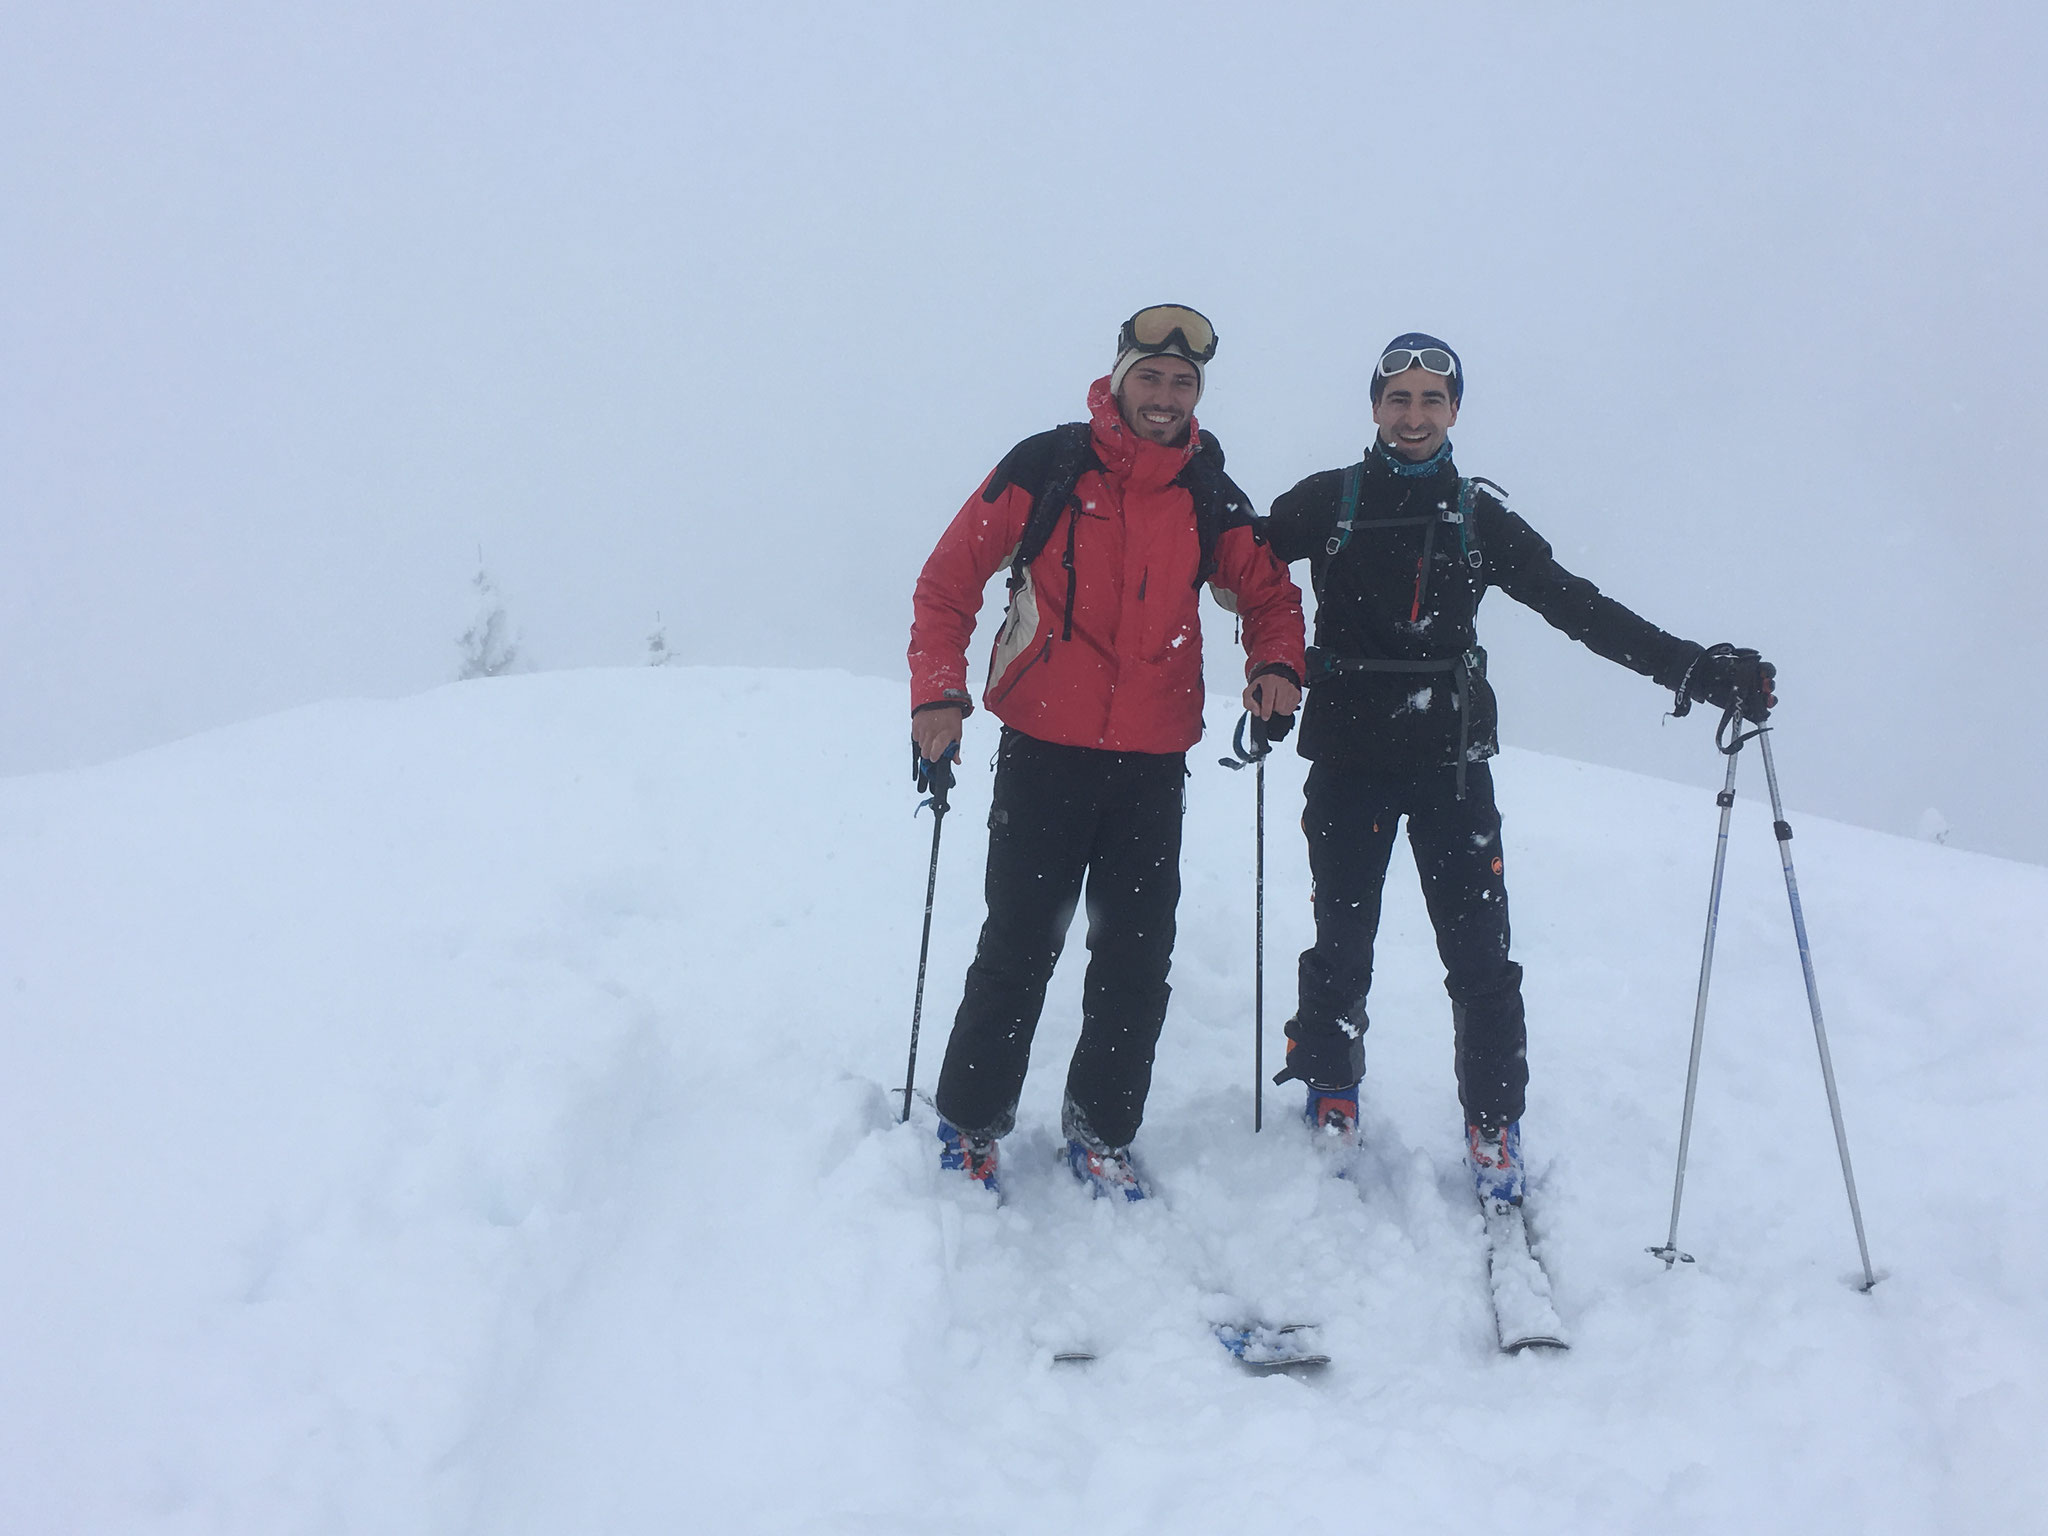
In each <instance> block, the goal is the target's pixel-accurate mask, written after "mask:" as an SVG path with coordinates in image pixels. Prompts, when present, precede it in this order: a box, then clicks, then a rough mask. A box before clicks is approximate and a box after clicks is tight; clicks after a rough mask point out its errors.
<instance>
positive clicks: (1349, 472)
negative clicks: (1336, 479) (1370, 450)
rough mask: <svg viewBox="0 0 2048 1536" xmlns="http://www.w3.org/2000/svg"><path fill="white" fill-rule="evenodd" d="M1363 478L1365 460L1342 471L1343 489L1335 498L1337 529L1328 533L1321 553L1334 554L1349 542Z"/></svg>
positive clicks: (1355, 518)
mask: <svg viewBox="0 0 2048 1536" xmlns="http://www.w3.org/2000/svg"><path fill="white" fill-rule="evenodd" d="M1364 478H1365V460H1363V459H1360V460H1359V461H1358V462H1357V463H1356V464H1353V465H1350V466H1348V467H1347V468H1346V469H1345V471H1344V489H1343V492H1342V494H1341V495H1340V496H1339V497H1338V500H1337V531H1336V532H1335V533H1333V534H1331V535H1330V541H1329V543H1327V544H1325V545H1324V546H1323V553H1324V554H1326V555H1336V554H1339V553H1341V552H1342V551H1343V548H1344V546H1345V545H1346V544H1349V543H1350V542H1351V530H1352V528H1353V527H1354V526H1355V525H1356V524H1357V522H1358V487H1359V483H1360V482H1361V481H1362V480H1363V479H1364Z"/></svg>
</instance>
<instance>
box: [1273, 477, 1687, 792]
mask: <svg viewBox="0 0 2048 1536" xmlns="http://www.w3.org/2000/svg"><path fill="white" fill-rule="evenodd" d="M1344 475H1345V471H1344V470H1342V469H1329V470H1324V471H1323V472H1322V473H1320V474H1315V475H1310V476H1309V477H1308V478H1307V479H1306V480H1304V481H1302V482H1301V484H1299V485H1297V486H1296V487H1295V488H1294V489H1293V490H1291V491H1289V492H1287V493H1286V494H1285V495H1284V496H1282V497H1280V499H1279V500H1278V501H1276V502H1274V503H1273V511H1272V515H1271V516H1270V517H1268V518H1266V519H1264V520H1263V522H1262V524H1261V531H1262V535H1263V537H1264V538H1265V539H1266V541H1267V542H1268V543H1270V544H1271V545H1272V547H1273V551H1274V553H1275V554H1277V555H1278V556H1279V557H1280V558H1281V559H1282V560H1283V561H1286V562H1288V563H1289V564H1292V563H1293V562H1294V561H1296V560H1306V561H1308V562H1309V575H1310V580H1311V582H1312V583H1313V585H1314V588H1315V593H1316V643H1315V645H1314V646H1313V647H1311V648H1310V651H1309V654H1308V666H1309V671H1308V684H1309V693H1308V703H1307V705H1306V706H1305V708H1304V711H1303V714H1302V723H1301V737H1300V741H1299V745H1298V750H1299V751H1300V753H1301V755H1302V756H1303V757H1306V758H1310V759H1313V760H1316V761H1324V760H1328V761H1332V762H1342V763H1346V764H1353V765H1357V766H1360V767H1364V768H1367V769H1373V770H1381V771H1392V772H1412V771H1415V770H1418V769H1430V768H1448V767H1459V768H1460V774H1461V777H1462V767H1461V759H1460V747H1461V745H1462V748H1463V759H1462V760H1463V761H1464V762H1479V761H1482V760H1484V759H1486V758H1489V757H1492V756H1493V755H1494V753H1496V752H1497V751H1499V750H1500V743H1499V739H1498V733H1497V725H1496V722H1497V718H1498V716H1497V710H1496V707H1495V703H1494V696H1493V690H1492V688H1491V687H1490V686H1488V684H1487V682H1486V657H1485V652H1484V651H1482V650H1481V649H1480V648H1479V637H1478V629H1477V617H1478V612H1479V600H1480V598H1481V597H1483V596H1484V595H1485V594H1486V589H1487V588H1488V587H1499V588H1500V589H1501V590H1502V591H1503V592H1505V593H1507V595H1508V596H1509V597H1512V598H1514V599H1515V600H1516V601H1517V602H1519V603H1524V604H1526V605H1528V606H1529V607H1531V608H1533V609H1535V610H1536V612H1538V613H1539V614H1541V615H1542V616H1543V617H1544V618H1545V619H1547V620H1548V621H1549V622H1550V623H1551V624H1553V625H1555V626H1556V627H1557V628H1559V629H1561V630H1563V631H1564V632H1565V633H1566V634H1567V635H1570V636H1571V637H1572V638H1573V639H1574V640H1577V641H1579V642H1580V643H1581V644H1583V645H1584V646H1586V647H1587V649H1589V650H1591V651H1593V652H1594V653H1595V654H1597V655H1600V656H1605V657H1606V658H1607V659H1608V660H1609V661H1618V662H1620V663H1621V664H1622V665H1623V666H1625V667H1628V668H1630V669H1631V670H1633V671H1636V672H1640V673H1642V674H1643V675H1644V676H1645V677H1651V678H1655V679H1656V680H1657V681H1658V682H1659V683H1660V684H1662V685H1663V686H1664V687H1666V688H1676V687H1677V686H1678V683H1679V681H1680V679H1681V678H1682V677H1683V676H1684V674H1685V672H1686V669H1687V668H1688V667H1689V666H1691V665H1692V662H1693V660H1694V659H1695V658H1696V657H1697V656H1698V655H1699V654H1700V649H1701V648H1700V647H1699V646H1697V645H1695V644H1693V643H1692V642H1691V641H1689V640H1681V639H1679V638H1677V637H1676V636H1675V635H1668V634H1666V633H1665V632H1664V631H1663V630H1661V629H1659V628H1657V626H1656V625H1654V624H1652V623H1650V622H1649V621H1648V620H1647V619H1644V618H1641V617H1639V616H1638V615H1636V614H1634V613H1632V612H1630V611H1629V610H1628V609H1626V608H1624V607H1622V605H1621V604H1620V603H1617V602H1616V601H1614V599H1613V598H1611V597H1607V596H1605V595H1603V594H1602V593H1601V591H1600V589H1599V588H1597V587H1595V586H1594V585H1593V584H1592V583H1591V582H1590V581H1587V580H1586V579H1585V578H1584V577H1581V576H1574V575H1573V574H1572V573H1571V572H1570V571H1567V570H1566V569H1565V568H1564V567H1563V566H1561V565H1559V564H1558V563H1557V561H1556V559H1555V558H1554V557H1553V556H1552V555H1551V552H1550V545H1549V544H1548V543H1547V542H1545V540H1544V539H1543V537H1542V536H1541V535H1540V534H1538V533H1537V532H1536V530H1535V529H1533V528H1531V527H1530V526H1529V525H1528V524H1527V523H1526V522H1524V521H1523V520H1522V519H1521V518H1520V517H1519V516H1517V515H1516V514H1515V513H1513V512H1511V511H1509V510H1508V508H1507V506H1506V505H1505V504H1504V503H1503V501H1502V500H1501V497H1500V493H1499V492H1498V488H1497V487H1492V486H1491V485H1490V484H1489V483H1488V482H1485V481H1475V482H1473V483H1472V485H1471V487H1470V490H1469V493H1468V494H1467V495H1466V496H1465V497H1464V498H1463V500H1464V502H1465V503H1466V505H1468V506H1469V508H1470V514H1469V516H1468V517H1465V518H1463V519H1462V520H1461V518H1460V516H1459V512H1460V502H1461V498H1460V489H1461V485H1462V482H1461V481H1460V478H1459V475H1458V471H1457V468H1456V466H1455V465H1453V464H1451V463H1449V462H1448V461H1447V462H1446V463H1445V464H1444V465H1443V466H1442V468H1440V469H1439V470H1437V471H1436V472H1435V473H1433V474H1430V475H1424V476H1404V475H1399V474H1396V473H1395V472H1394V469H1393V466H1392V465H1391V464H1390V463H1389V462H1388V461H1387V459H1386V457H1385V456H1384V455H1382V454H1379V453H1368V454H1367V455H1366V458H1365V462H1364V464H1363V466H1362V467H1361V469H1360V473H1359V495H1358V508H1357V511H1356V513H1355V514H1354V516H1353V519H1352V528H1351V531H1350V534H1349V536H1348V538H1347V537H1342V536H1341V535H1340V530H1339V529H1338V526H1337V525H1338V521H1339V518H1340V515H1341V505H1342V500H1343V486H1344ZM1340 546H1341V547H1340ZM1388 663H1392V664H1393V665H1392V666H1391V667H1390V666H1388Z"/></svg>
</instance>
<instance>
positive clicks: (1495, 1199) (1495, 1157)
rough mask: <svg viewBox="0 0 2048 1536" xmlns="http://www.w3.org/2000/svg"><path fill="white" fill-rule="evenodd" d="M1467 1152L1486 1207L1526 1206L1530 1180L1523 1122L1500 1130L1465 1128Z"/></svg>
mask: <svg viewBox="0 0 2048 1536" xmlns="http://www.w3.org/2000/svg"><path fill="white" fill-rule="evenodd" d="M1465 1149H1466V1156H1467V1157H1468V1158H1469V1159H1470V1161H1471V1164H1472V1177H1473V1180H1474V1181H1475V1182H1476V1183H1477V1184H1478V1186H1479V1198H1480V1200H1481V1201H1482V1202H1483V1203H1485V1204H1489V1205H1520V1204H1521V1203H1522V1195H1523V1193H1524V1191H1525V1190H1526V1188H1527V1180H1526V1178H1525V1176H1524V1174H1523V1171H1522V1122H1521V1121H1519V1120H1515V1121H1511V1122H1510V1123H1509V1124H1507V1125H1504V1126H1501V1127H1499V1128H1498V1129H1489V1128H1488V1127H1486V1126H1483V1125H1468V1126H1466V1127H1465Z"/></svg>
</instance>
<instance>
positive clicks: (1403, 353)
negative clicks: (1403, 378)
mask: <svg viewBox="0 0 2048 1536" xmlns="http://www.w3.org/2000/svg"><path fill="white" fill-rule="evenodd" d="M1410 368H1420V369H1421V370H1422V371H1423V372H1425V373H1438V374H1442V375H1443V376H1444V377H1445V378H1447V379H1455V378H1456V377H1457V376H1458V360H1457V359H1456V358H1455V357H1453V356H1451V354H1450V353H1448V352H1446V351H1445V350H1444V349H1443V348H1442V347H1393V348H1390V349H1389V350H1388V351H1386V352H1383V353H1381V354H1380V365H1379V370H1378V371H1379V376H1380V377H1381V378H1383V379H1391V378H1393V377H1394V376H1395V375H1396V374H1402V373H1406V372H1407V371H1408V370H1409V369H1410Z"/></svg>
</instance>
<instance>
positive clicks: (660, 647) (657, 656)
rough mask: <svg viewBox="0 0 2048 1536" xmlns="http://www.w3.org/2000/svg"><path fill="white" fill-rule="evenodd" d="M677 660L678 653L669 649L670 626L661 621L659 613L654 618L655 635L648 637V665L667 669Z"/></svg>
mask: <svg viewBox="0 0 2048 1536" xmlns="http://www.w3.org/2000/svg"><path fill="white" fill-rule="evenodd" d="M675 659H676V653H675V652H674V651H672V650H670V649H669V648H668V626H667V625H666V624H664V623H662V621H661V615H660V614H659V613H657V614H655V616H654V633H652V634H651V635H649V636H648V637H647V665H649V666H650V667H665V666H667V665H668V664H669V663H670V662H672V661H674V660H675Z"/></svg>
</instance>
